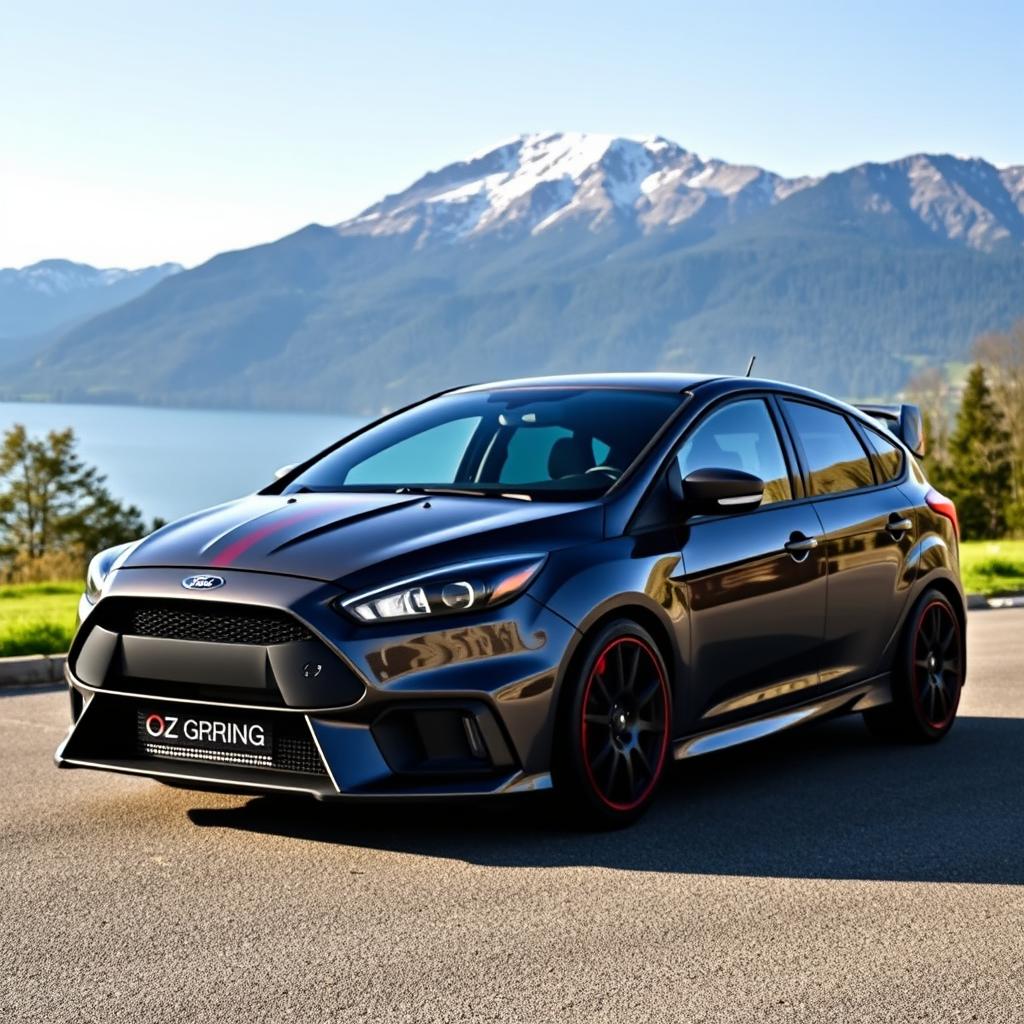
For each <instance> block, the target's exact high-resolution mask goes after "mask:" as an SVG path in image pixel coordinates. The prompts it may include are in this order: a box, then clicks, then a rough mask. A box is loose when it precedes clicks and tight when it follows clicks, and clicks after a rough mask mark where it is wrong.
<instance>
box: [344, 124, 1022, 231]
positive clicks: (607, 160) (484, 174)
mask: <svg viewBox="0 0 1024 1024" xmlns="http://www.w3.org/2000/svg"><path fill="white" fill-rule="evenodd" d="M832 179H846V181H845V184H846V185H848V187H849V189H850V190H851V193H850V197H849V198H850V202H851V203H852V204H853V206H854V208H855V209H856V210H858V211H859V212H860V213H863V214H874V215H882V216H885V215H895V216H897V217H900V218H903V219H904V220H905V221H907V222H913V226H914V227H915V228H917V229H922V230H923V234H922V237H928V236H929V235H930V236H931V237H932V238H933V239H934V240H943V241H950V242H954V243H958V244H962V245H964V246H966V247H968V248H971V249H978V250H982V251H988V250H990V249H992V248H993V247H994V246H998V245H1001V244H1005V243H1010V244H1024V167H1007V168H1001V169H1000V168H997V167H995V166H994V165H992V164H990V163H987V162H986V161H984V160H980V159H976V158H962V157H953V156H931V155H926V154H917V155H914V156H908V157H905V158H904V159H902V160H895V161H892V162H891V163H886V164H861V165H859V166H857V167H854V168H851V169H850V170H848V171H842V172H836V174H833V175H829V176H828V177H827V178H825V179H820V178H812V177H802V178H784V177H781V176H780V175H778V174H774V173H772V172H771V171H766V170H764V169H762V168H760V167H754V166H747V165H741V164H730V163H727V162H725V161H724V160H717V159H705V158H704V157H701V156H698V155H697V154H696V153H694V152H691V151H689V150H686V149H683V147H682V146H679V145H677V144H676V143H674V142H670V141H669V140H668V139H665V138H662V137H661V136H654V137H651V138H622V137H615V136H612V135H588V134H582V133H572V132H555V133H549V134H534V135H523V136H520V137H519V138H516V139H513V140H511V141H509V142H505V143H502V144H501V145H499V146H496V147H494V148H493V149H489V150H487V151H486V152H483V153H479V154H477V155H475V156H472V157H470V158H469V159H468V160H464V161H460V162H458V163H454V164H450V165H449V166H447V167H445V168H443V169H442V170H440V171H433V172H431V173H429V174H426V175H424V176H423V177H422V178H420V179H419V180H418V181H416V182H415V183H413V184H412V185H410V186H409V188H407V189H406V190H405V191H404V192H400V193H398V194H397V195H392V196H388V197H387V198H385V199H383V200H381V201H380V202H379V203H376V204H375V205H373V206H371V207H370V208H369V209H368V210H365V211H364V212H363V213H361V214H360V215H359V216H358V217H355V218H353V219H351V220H348V221H344V222H343V223H341V224H339V225H337V228H336V230H337V231H338V232H339V233H341V234H343V235H370V236H386V235H406V236H409V237H410V238H411V239H413V241H414V242H415V244H416V246H417V247H423V246H426V245H429V244H431V243H435V242H452V241H458V240H464V239H475V238H482V237H485V236H487V235H490V234H498V235H501V236H505V237H508V236H516V235H525V234H535V235H536V234H540V233H543V232H545V231H547V230H549V229H551V228H555V227H558V226H564V225H566V224H569V223H577V224H579V223H582V224H583V225H585V226H586V227H589V228H591V229H594V230H599V229H600V228H602V227H603V226H608V225H610V224H613V223H616V224H623V223H625V224H628V225H631V226H633V227H635V228H636V229H638V230H639V231H640V232H641V233H643V234H649V233H653V232H656V231H660V230H671V229H673V228H678V227H680V226H681V225H683V224H685V223H686V222H687V221H694V222H697V223H699V225H700V227H701V228H702V229H703V231H704V233H706V234H707V233H711V232H713V231H715V230H717V229H719V228H721V227H722V226H724V225H727V224H730V223H735V222H737V221H740V220H742V219H743V218H745V217H747V216H749V215H751V214H753V213H757V212H760V211H762V210H764V209H766V208H768V207H772V206H775V205H777V204H778V203H780V202H782V201H783V200H785V199H788V198H789V197H791V196H793V195H795V194H797V193H799V192H803V191H805V190H808V189H813V188H814V186H817V185H819V184H821V183H822V181H823V180H824V181H825V182H826V183H829V185H832V184H834V182H833V181H832Z"/></svg>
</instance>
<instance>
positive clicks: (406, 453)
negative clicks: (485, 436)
mask: <svg viewBox="0 0 1024 1024" xmlns="http://www.w3.org/2000/svg"><path fill="white" fill-rule="evenodd" d="M479 425H480V417H479V416H470V417H466V418H465V419H461V420H451V421H449V422H448V423H439V424H438V425H437V426H436V427H432V428H431V429H430V430H425V431H423V433H422V434H414V435H413V436H412V437H407V438H405V440H403V441H399V442H397V443H396V444H393V445H392V446H391V447H390V448H385V449H384V450H383V451H380V452H377V453H376V454H374V455H371V456H370V457H369V458H368V459H364V460H363V461H362V462H358V463H356V465H354V466H353V467H352V468H351V469H350V470H349V471H348V474H347V475H346V477H345V483H346V484H391V483H394V484H400V483H401V482H402V481H403V480H422V481H424V482H425V483H432V484H450V483H453V482H454V480H455V474H456V473H457V472H458V471H459V463H460V462H461V461H462V457H463V455H464V454H465V452H466V449H467V448H468V447H469V442H470V440H471V439H472V437H473V431H475V430H476V428H477V427H478V426H479Z"/></svg>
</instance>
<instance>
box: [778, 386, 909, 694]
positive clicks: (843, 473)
mask: <svg viewBox="0 0 1024 1024" xmlns="http://www.w3.org/2000/svg"><path fill="white" fill-rule="evenodd" d="M780 404H781V406H782V408H783V410H784V412H785V415H786V419H787V421H788V423H789V425H790V429H791V432H792V435H793V438H794V440H795V442H796V446H797V449H798V451H799V454H800V460H801V463H802V467H803V478H804V486H805V488H806V490H807V493H808V494H809V495H810V496H811V497H812V499H813V503H814V509H815V511H816V512H817V515H818V518H819V519H820V520H821V524H822V527H823V528H824V532H825V547H826V553H827V566H828V604H827V608H828V610H827V615H826V624H825V643H824V645H823V647H822V656H821V666H820V670H821V680H822V683H823V684H826V685H829V686H830V687H833V688H838V687H841V686H843V685H846V684H848V683H852V682H855V681H857V680H859V679H864V678H867V677H869V676H871V675H873V674H875V673H877V672H878V671H880V670H881V665H882V661H883V652H884V651H885V649H886V647H887V645H888V644H889V642H890V640H891V638H892V636H893V632H894V629H895V626H896V623H897V621H898V620H899V617H900V612H901V611H902V609H903V607H904V605H905V604H906V601H907V597H908V595H909V592H910V584H911V582H912V579H910V578H909V576H908V573H907V571H906V565H907V556H908V554H909V552H910V550H911V548H912V547H913V544H914V527H915V525H916V524H915V521H914V507H913V505H912V504H911V503H910V502H908V501H907V499H906V497H904V495H903V494H902V493H901V491H900V489H899V487H898V481H899V479H901V478H902V475H903V469H904V467H903V453H902V450H901V449H900V448H898V446H895V445H893V444H892V443H891V442H889V441H887V440H886V439H885V438H884V437H882V435H881V434H879V433H876V432H875V431H873V430H870V428H867V427H864V426H862V425H861V424H860V423H859V422H858V421H856V420H854V419H852V418H850V417H847V416H846V415H845V414H844V413H843V412H842V411H840V410H838V409H835V408H827V407H825V406H822V405H818V404H815V403H813V402H808V401H804V400H802V399H800V400H798V399H791V398H784V399H783V400H782V401H781V403H780Z"/></svg>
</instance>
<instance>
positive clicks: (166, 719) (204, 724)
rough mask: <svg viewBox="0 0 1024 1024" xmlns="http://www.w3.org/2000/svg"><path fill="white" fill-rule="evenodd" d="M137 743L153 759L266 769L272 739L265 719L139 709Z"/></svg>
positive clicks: (189, 709) (186, 708) (187, 709)
mask: <svg viewBox="0 0 1024 1024" xmlns="http://www.w3.org/2000/svg"><path fill="white" fill-rule="evenodd" d="M138 739H139V743H140V745H141V747H142V749H143V750H144V751H145V752H146V753H147V754H150V755H152V756H154V757H179V758H187V759H190V760H210V761H224V762H234V763H238V764H251V765H259V766H264V767H270V766H271V764H272V763H273V749H274V748H273V735H272V732H271V725H270V722H269V721H267V719H266V718H260V717H253V716H250V715H237V714H232V713H230V712H228V713H224V712H223V711H222V710H221V709H220V708H203V707H194V706H192V705H187V704H183V705H181V706H180V707H174V708H163V707H143V708H140V709H139V712H138Z"/></svg>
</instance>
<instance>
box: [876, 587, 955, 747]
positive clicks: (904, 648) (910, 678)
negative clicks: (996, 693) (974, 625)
mask: <svg viewBox="0 0 1024 1024" xmlns="http://www.w3.org/2000/svg"><path fill="white" fill-rule="evenodd" d="M963 682H964V647H963V633H962V630H961V628H960V620H959V619H958V618H957V615H956V612H955V611H954V610H953V606H952V605H951V604H950V603H949V600H948V599H947V598H946V597H945V595H944V594H941V593H940V592H939V591H937V590H928V591H926V592H925V594H924V595H923V597H922V598H921V600H920V601H918V603H917V606H916V607H915V608H914V611H913V612H912V614H911V615H910V618H909V619H908V620H907V626H906V630H905V632H904V635H903V642H902V645H901V650H900V654H899V656H898V659H897V664H896V665H895V666H894V668H893V673H892V696H893V702H892V704H888V705H886V706H885V707H880V708H871V709H870V710H869V711H865V712H864V721H865V722H866V723H867V726H868V728H869V729H870V730H871V731H872V732H873V733H875V734H876V735H879V736H883V737H886V738H893V739H900V740H905V741H910V742H917V743H929V742H934V741H936V740H940V739H942V737H943V736H945V735H946V733H947V732H949V730H950V729H951V728H952V726H953V722H954V720H955V719H956V712H957V708H958V707H959V706H960V691H961V688H962V687H963Z"/></svg>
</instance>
